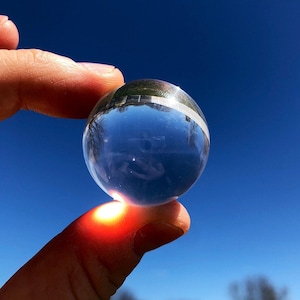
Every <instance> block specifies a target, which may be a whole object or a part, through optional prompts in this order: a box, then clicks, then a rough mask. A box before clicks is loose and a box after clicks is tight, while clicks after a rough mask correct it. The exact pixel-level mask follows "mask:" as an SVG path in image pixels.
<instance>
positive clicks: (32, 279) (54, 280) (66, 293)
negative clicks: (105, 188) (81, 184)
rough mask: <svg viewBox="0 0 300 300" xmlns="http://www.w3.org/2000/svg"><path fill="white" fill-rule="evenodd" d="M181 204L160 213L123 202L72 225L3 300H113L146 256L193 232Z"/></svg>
mask: <svg viewBox="0 0 300 300" xmlns="http://www.w3.org/2000/svg"><path fill="white" fill-rule="evenodd" d="M189 225H190V219H189V215H188V213H187V211H186V210H185V208H184V207H183V206H182V205H181V204H180V203H179V202H177V201H172V202H170V203H167V204H164V205H161V206H157V207H137V206H128V205H125V204H124V203H120V202H117V201H113V202H109V203H107V204H104V205H102V206H99V207H97V208H95V209H93V210H91V211H89V212H88V213H86V214H85V215H83V216H81V217H80V218H79V219H77V220H76V221H74V222H73V223H72V224H71V225H69V226H68V227H67V228H66V229H65V230H64V231H63V232H62V233H61V234H59V235H58V236H56V237H55V238H54V239H53V240H52V241H50V242H49V243H48V244H47V245H46V246H45V247H44V248H43V249H42V250H41V251H40V252H39V253H38V254H37V255H36V256H35V257H33V258H32V259H31V260H30V261H29V262H28V263H27V264H26V265H25V266H24V267H23V268H21V269H20V270H19V271H18V272H17V273H16V274H15V275H14V276H13V277H12V278H11V279H10V280H9V281H8V282H7V283H6V284H5V285H4V286H3V288H2V289H1V290H0V299H1V300H2V299H3V300H4V299H15V300H18V299H22V300H24V299H25V300H26V299H31V300H35V299H39V300H43V299H57V300H60V299H64V300H69V299H70V300H71V299H102V300H104V299H109V298H110V296H111V295H113V294H114V293H115V292H116V290H117V289H118V288H119V287H120V285H121V284H122V283H123V282H124V280H125V279H126V277H127V276H128V275H129V274H130V273H131V271H132V270H133V269H134V267H135V266H136V265H137V264H138V262H139V261H140V259H141V258H142V256H143V254H144V253H145V252H147V251H149V250H153V249H155V248H157V247H159V246H162V245H163V244H166V243H168V242H171V241H173V240H175V239H176V238H178V237H179V236H181V235H183V234H184V233H185V232H187V230H188V228H189Z"/></svg>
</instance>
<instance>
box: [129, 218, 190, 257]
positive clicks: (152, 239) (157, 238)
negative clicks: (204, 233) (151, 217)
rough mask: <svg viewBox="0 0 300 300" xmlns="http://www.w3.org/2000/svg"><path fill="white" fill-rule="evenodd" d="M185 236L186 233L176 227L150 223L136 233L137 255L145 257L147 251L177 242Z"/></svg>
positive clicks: (135, 247)
mask: <svg viewBox="0 0 300 300" xmlns="http://www.w3.org/2000/svg"><path fill="white" fill-rule="evenodd" d="M183 234H184V231H183V230H182V229H181V228H179V227H176V226H174V225H171V224H167V223H162V222H157V223H150V224H147V225H145V226H144V227H142V228H141V229H139V230H138V231H137V232H136V235H135V237H134V250H135V252H136V254H138V255H143V254H144V253H145V252H147V251H150V250H154V249H156V248H158V247H160V246H162V245H164V244H167V243H170V242H172V241H174V240H176V239H177V238H179V237H180V236H182V235H183Z"/></svg>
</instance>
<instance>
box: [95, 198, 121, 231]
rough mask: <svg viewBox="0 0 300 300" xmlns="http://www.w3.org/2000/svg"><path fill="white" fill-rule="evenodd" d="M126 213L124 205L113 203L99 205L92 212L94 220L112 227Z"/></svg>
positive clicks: (117, 202)
mask: <svg viewBox="0 0 300 300" xmlns="http://www.w3.org/2000/svg"><path fill="white" fill-rule="evenodd" d="M125 211H126V204H125V203H122V202H119V201H114V202H109V203H106V204H103V205H101V206H100V207H99V208H97V209H96V210H95V212H94V218H95V219H96V220H97V221H98V222H101V223H104V224H106V225H113V224H115V223H116V222H117V221H118V220H120V219H121V218H122V216H123V215H124V213H125Z"/></svg>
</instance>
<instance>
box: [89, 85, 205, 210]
mask: <svg viewBox="0 0 300 300" xmlns="http://www.w3.org/2000/svg"><path fill="white" fill-rule="evenodd" d="M209 146H210V138H209V131H208V128H207V123H206V120H205V117H204V115H203V113H202V111H201V109H200V108H199V107H198V105H197V104H196V102H195V101H194V100H193V99H192V98H191V97H190V96H189V95H188V94H187V93H185V92H184V91H183V90H182V89H180V88H179V87H177V86H175V85H173V84H170V83H168V82H164V81H160V80H153V79H144V80H137V81H133V82H130V83H127V84H125V85H123V86H122V87H120V88H119V89H117V90H115V91H113V92H111V93H109V94H108V95H106V96H105V97H103V98H102V99H101V100H100V101H99V102H98V103H97V104H96V106H95V107H94V109H93V110H92V112H91V114H90V116H89V118H88V122H87V125H86V128H85V131H84V134H83V153H84V159H85V162H86V164H87V167H88V169H89V171H90V173H91V175H92V177H93V178H94V180H95V181H96V183H97V184H98V185H99V186H100V187H101V188H102V189H103V190H104V191H105V192H106V193H107V194H109V195H110V196H111V197H113V198H114V199H116V200H119V201H123V202H126V203H128V204H134V205H159V204H162V203H165V202H168V201H171V200H173V199H176V198H178V197H179V196H180V195H182V194H183V193H185V192H186V191H187V190H188V189H189V188H190V187H191V186H192V185H193V184H194V183H195V181H196V180H197V179H198V177H199V176H200V175H201V173H202V171H203V169H204V167H205V165H206V162H207V158H208V153H209Z"/></svg>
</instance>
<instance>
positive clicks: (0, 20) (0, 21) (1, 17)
mask: <svg viewBox="0 0 300 300" xmlns="http://www.w3.org/2000/svg"><path fill="white" fill-rule="evenodd" d="M7 21H8V16H5V15H0V25H2V24H4V23H5V22H7Z"/></svg>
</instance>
